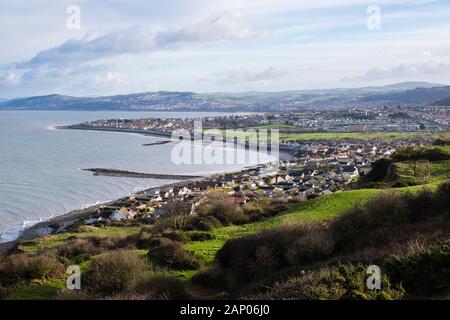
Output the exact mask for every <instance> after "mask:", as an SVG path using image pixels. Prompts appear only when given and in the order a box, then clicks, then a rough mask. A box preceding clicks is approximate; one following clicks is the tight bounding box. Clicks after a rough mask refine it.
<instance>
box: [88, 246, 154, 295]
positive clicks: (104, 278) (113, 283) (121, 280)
mask: <svg viewBox="0 0 450 320" xmlns="http://www.w3.org/2000/svg"><path fill="white" fill-rule="evenodd" d="M146 270H147V265H146V263H145V262H144V260H143V259H142V258H141V257H139V256H138V255H137V254H136V253H134V252H133V251H126V250H119V251H116V252H112V253H109V254H106V255H104V256H101V257H99V258H97V259H95V260H93V261H92V266H91V268H90V269H89V270H88V271H87V272H86V275H85V276H84V278H83V280H84V283H85V284H86V285H85V286H86V287H87V289H88V291H89V292H91V293H94V294H100V295H102V296H107V295H112V294H116V293H121V292H125V291H128V290H129V289H131V288H133V287H134V285H135V283H136V280H137V279H138V278H139V277H140V275H142V273H144V272H145V271H146Z"/></svg>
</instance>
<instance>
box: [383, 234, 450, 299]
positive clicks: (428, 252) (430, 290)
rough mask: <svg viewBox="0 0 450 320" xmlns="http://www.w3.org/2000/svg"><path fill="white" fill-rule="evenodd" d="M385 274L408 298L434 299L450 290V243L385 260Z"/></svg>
mask: <svg viewBox="0 0 450 320" xmlns="http://www.w3.org/2000/svg"><path fill="white" fill-rule="evenodd" d="M384 266H385V269H386V272H387V273H388V274H389V277H390V278H391V279H392V281H393V282H394V283H401V284H402V285H403V287H404V288H405V289H406V292H407V293H408V294H415V295H420V296H425V295H430V294H431V295H436V294H439V293H445V292H448V291H449V289H450V242H449V243H446V244H443V245H440V246H434V247H431V248H427V249H422V250H419V251H417V252H414V253H410V254H407V255H403V256H399V255H395V256H392V257H390V258H388V259H387V260H386V261H385V263H384Z"/></svg>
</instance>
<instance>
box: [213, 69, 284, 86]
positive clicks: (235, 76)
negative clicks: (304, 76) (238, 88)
mask: <svg viewBox="0 0 450 320" xmlns="http://www.w3.org/2000/svg"><path fill="white" fill-rule="evenodd" d="M288 74H289V72H288V71H287V70H285V69H282V68H280V67H269V68H265V69H251V68H239V69H228V70H225V71H222V72H217V73H213V74H211V75H210V76H209V77H208V79H207V80H208V81H210V80H212V81H216V82H218V83H223V84H233V83H256V82H266V81H270V80H275V79H278V78H281V77H284V76H286V75H288Z"/></svg>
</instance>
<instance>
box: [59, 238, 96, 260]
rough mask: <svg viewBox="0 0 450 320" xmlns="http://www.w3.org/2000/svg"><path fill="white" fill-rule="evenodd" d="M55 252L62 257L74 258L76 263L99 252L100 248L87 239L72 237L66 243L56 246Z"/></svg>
mask: <svg viewBox="0 0 450 320" xmlns="http://www.w3.org/2000/svg"><path fill="white" fill-rule="evenodd" d="M57 252H58V255H60V256H62V257H64V258H67V259H70V260H73V259H75V262H76V263H81V262H83V261H85V260H87V259H89V258H90V257H91V256H93V255H97V254H99V253H100V252H102V250H101V249H100V248H99V247H98V246H95V245H94V244H93V243H92V241H90V240H89V239H74V240H72V241H70V242H69V243H68V244H65V245H62V246H60V247H58V248H57Z"/></svg>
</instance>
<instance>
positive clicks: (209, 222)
mask: <svg viewBox="0 0 450 320" xmlns="http://www.w3.org/2000/svg"><path fill="white" fill-rule="evenodd" d="M222 226H223V225H222V223H221V222H220V221H219V219H217V218H216V217H213V216H199V217H197V218H196V219H195V221H194V223H193V228H194V229H195V230H203V231H212V230H214V229H217V228H220V227H222Z"/></svg>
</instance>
